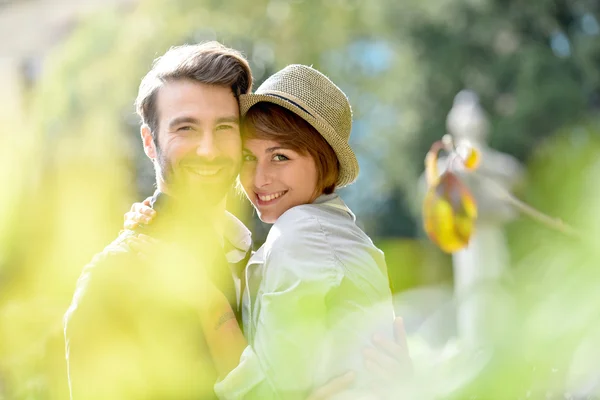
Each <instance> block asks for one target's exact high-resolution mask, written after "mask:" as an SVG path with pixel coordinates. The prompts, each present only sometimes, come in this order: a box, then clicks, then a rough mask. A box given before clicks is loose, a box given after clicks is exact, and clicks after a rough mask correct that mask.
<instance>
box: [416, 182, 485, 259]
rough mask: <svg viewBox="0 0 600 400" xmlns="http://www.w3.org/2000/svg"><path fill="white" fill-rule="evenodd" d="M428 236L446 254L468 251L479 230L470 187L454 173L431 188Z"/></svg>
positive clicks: (425, 206)
mask: <svg viewBox="0 0 600 400" xmlns="http://www.w3.org/2000/svg"><path fill="white" fill-rule="evenodd" d="M423 219H424V226H425V232H426V233H427V236H429V239H431V241H432V242H434V243H435V244H436V245H437V246H438V247H439V248H440V249H442V250H443V251H445V252H446V253H453V252H455V251H458V250H461V249H463V248H465V247H466V246H467V245H468V244H469V239H470V238H471V235H472V234H473V232H474V230H475V220H476V219H477V206H476V204H475V200H474V199H473V196H472V195H471V193H470V192H469V190H468V189H467V187H466V186H465V185H464V184H463V183H462V182H461V181H460V180H459V179H458V177H457V176H456V175H454V174H453V173H452V172H445V173H444V174H443V175H442V176H441V177H440V179H439V181H438V183H437V184H435V185H433V186H430V187H429V189H428V190H427V194H426V195H425V200H424V202H423Z"/></svg>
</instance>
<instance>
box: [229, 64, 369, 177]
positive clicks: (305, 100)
mask: <svg viewBox="0 0 600 400" xmlns="http://www.w3.org/2000/svg"><path fill="white" fill-rule="evenodd" d="M260 102H269V103H273V104H277V105H279V106H281V107H284V108H286V109H288V110H290V111H292V112H293V113H295V114H297V115H299V116H300V117H302V119H304V120H305V121H306V122H308V123H309V124H311V125H312V126H313V127H314V128H315V129H316V130H317V131H318V132H319V133H320V134H321V135H322V136H323V138H324V139H325V140H326V141H327V143H329V145H330V146H331V147H332V148H333V150H334V151H335V154H336V155H337V158H338V161H339V163H340V176H339V178H338V181H337V186H338V187H343V186H346V185H348V184H350V183H352V182H354V181H355V180H356V177H357V176H358V161H357V160H356V156H355V155H354V152H353V151H352V149H351V148H350V145H349V144H348V140H349V139H350V130H351V129H352V110H351V109H350V103H349V102H348V98H347V97H346V95H345V94H344V92H342V91H341V90H340V88H338V87H337V86H336V85H335V84H334V83H333V82H331V80H329V78H327V77H326V76H325V75H323V74H322V73H320V72H319V71H317V70H315V69H313V68H311V67H307V66H306V65H298V64H293V65H288V66H287V67H285V68H284V69H282V70H281V71H279V72H277V73H275V74H274V75H272V76H271V77H269V79H267V80H266V81H265V82H264V83H263V84H262V85H260V87H259V88H258V89H256V92H254V93H253V94H245V95H241V96H240V112H241V114H242V115H246V113H247V112H248V110H249V109H250V108H251V107H252V106H253V105H255V104H256V103H260Z"/></svg>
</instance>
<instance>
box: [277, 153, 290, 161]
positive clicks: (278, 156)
mask: <svg viewBox="0 0 600 400" xmlns="http://www.w3.org/2000/svg"><path fill="white" fill-rule="evenodd" d="M273 160H274V161H287V160H289V158H287V157H286V156H284V155H283V154H275V155H274V156H273Z"/></svg>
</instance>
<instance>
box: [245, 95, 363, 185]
mask: <svg viewBox="0 0 600 400" xmlns="http://www.w3.org/2000/svg"><path fill="white" fill-rule="evenodd" d="M239 102H240V114H241V115H242V117H244V116H245V115H246V113H247V112H248V110H250V108H252V106H254V105H256V104H258V103H263V102H266V103H273V104H277V105H278V106H281V107H283V108H285V109H287V110H289V111H291V112H293V113H294V114H296V115H298V116H299V117H300V118H302V119H303V120H305V121H306V122H308V123H309V124H310V125H311V126H312V127H313V128H315V129H316V130H317V131H318V132H319V133H320V134H321V136H323V138H324V139H325V140H326V141H327V143H329V145H330V146H331V148H332V149H333V151H334V152H335V154H336V156H337V158H338V161H339V163H340V175H339V177H338V180H337V182H336V187H340V188H341V187H344V186H347V185H349V184H351V183H353V182H354V181H355V180H356V178H357V177H358V172H359V166H358V160H357V159H356V155H355V154H354V151H353V150H352V148H351V147H350V145H349V144H348V142H346V141H345V140H343V139H342V138H340V136H339V135H338V134H336V132H335V130H334V129H333V128H332V127H331V126H330V125H329V124H328V123H327V122H325V121H324V120H322V119H320V118H318V117H315V116H314V115H318V114H317V113H315V112H313V111H312V110H310V108H309V107H307V106H305V105H301V101H299V100H298V99H295V98H293V96H290V95H289V94H288V93H279V92H275V91H273V93H269V94H262V93H261V94H256V93H252V94H243V95H240V97H239Z"/></svg>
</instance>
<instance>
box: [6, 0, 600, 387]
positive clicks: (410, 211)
mask: <svg viewBox="0 0 600 400" xmlns="http://www.w3.org/2000/svg"><path fill="white" fill-rule="evenodd" d="M206 40H218V41H220V42H222V43H224V44H225V45H227V46H230V47H233V48H235V49H238V50H241V51H242V52H243V53H244V54H245V55H246V56H247V58H248V60H249V61H250V65H251V67H252V71H253V74H254V78H255V82H256V83H255V86H254V87H255V88H256V87H258V85H259V84H260V83H261V82H262V81H263V80H264V79H266V77H268V76H269V75H270V74H272V73H274V72H275V71H277V70H278V69H280V68H282V67H283V66H285V65H287V64H290V63H302V64H308V65H312V66H314V67H315V68H317V69H319V70H320V71H322V72H324V73H325V74H326V75H328V76H329V77H330V78H331V79H332V80H333V81H334V82H336V83H337V84H338V85H339V86H340V87H341V88H342V89H343V90H344V91H345V93H346V94H347V95H348V97H349V99H350V102H351V103H352V106H353V113H354V127H353V131H352V136H351V144H352V146H353V148H354V149H355V151H356V153H357V155H358V158H359V163H360V166H361V175H360V177H359V179H358V181H357V182H356V183H355V184H353V185H352V186H350V187H348V188H345V189H343V190H341V191H340V193H341V194H342V197H343V198H344V199H345V200H346V201H347V203H348V205H349V206H350V207H351V208H352V210H353V211H354V212H355V213H356V214H357V216H358V221H359V224H360V225H361V226H362V227H363V228H364V230H365V231H366V232H367V233H368V234H369V235H370V236H371V237H372V238H373V239H374V241H375V243H376V244H377V245H378V246H379V247H380V248H382V249H383V250H384V251H385V252H386V258H387V262H388V268H389V275H390V279H391V286H392V289H393V291H394V293H395V299H396V300H395V301H396V305H397V313H398V314H399V315H402V316H403V317H404V320H405V325H406V328H407V331H408V334H409V339H410V344H411V352H412V354H413V358H414V361H415V364H416V365H417V367H418V370H419V371H424V372H422V373H420V374H419V373H418V374H417V378H415V380H416V381H417V382H420V383H422V384H423V386H424V387H427V388H428V392H427V396H433V395H435V396H438V397H443V398H456V399H466V398H480V399H517V398H519V399H520V398H523V399H525V398H534V399H537V398H567V399H568V398H582V399H583V398H598V397H600V367H599V364H598V359H600V290H599V288H600V269H599V267H600V265H598V264H599V263H598V252H599V251H598V248H599V247H600V246H598V244H597V243H598V241H599V239H598V238H600V140H599V138H600V112H599V111H600V3H599V2H597V1H596V0H580V1H569V0H535V1H533V0H531V1H519V0H405V1H398V0H368V1H367V0H252V1H248V0H219V1H213V0H77V1H75V0H64V1H61V0H13V1H11V0H0V182H1V183H2V186H1V188H0V190H1V192H0V193H1V194H0V399H64V398H66V396H67V393H68V392H67V385H66V372H65V371H66V367H65V362H64V345H63V338H62V325H61V322H62V321H61V318H62V315H63V313H64V311H65V310H66V308H67V307H68V304H69V302H70V299H71V296H72V293H73V289H74V285H75V281H76V279H77V277H78V276H79V274H80V272H81V268H82V267H83V265H84V264H85V263H86V262H88V261H89V259H90V258H91V257H92V256H93V254H95V253H96V252H98V251H100V250H101V249H102V248H103V247H104V246H105V245H106V244H108V243H109V242H110V241H111V240H112V239H114V237H115V236H116V235H117V233H118V232H119V230H120V229H121V225H122V216H123V214H124V213H125V212H126V211H127V210H128V209H129V207H130V205H131V203H132V202H134V201H140V200H141V199H143V198H145V197H146V196H148V195H150V194H151V193H152V192H153V184H154V182H153V181H154V175H153V171H152V168H151V164H150V162H149V161H148V160H147V159H146V158H145V156H144V155H143V152H142V146H141V142H140V140H139V134H138V132H139V120H138V118H137V116H136V114H135V112H134V108H133V101H134V99H135V96H136V94H137V87H138V85H139V82H140V80H141V78H142V77H143V76H144V74H145V73H146V72H147V71H148V70H149V68H150V66H151V63H152V61H153V59H154V58H156V57H157V56H159V55H161V54H163V53H164V52H165V51H166V50H167V49H168V48H169V47H170V46H173V45H178V44H183V43H197V42H201V41H206ZM463 90H468V92H462V96H459V97H456V96H457V94H459V92H461V91H463ZM455 97H456V101H455ZM446 133H450V134H452V135H454V136H455V137H456V138H463V139H465V138H466V139H468V140H470V141H471V142H473V143H474V144H475V145H476V146H477V147H478V148H481V149H482V167H481V170H480V173H482V174H485V175H486V176H488V177H489V178H490V179H493V180H494V181H495V182H497V183H498V184H499V185H501V186H502V187H503V188H505V189H506V190H508V191H510V192H512V193H514V194H515V195H516V196H518V197H519V198H521V199H523V200H524V201H526V202H527V203H529V204H530V205H532V206H533V207H535V208H537V209H538V210H540V211H542V212H544V213H546V214H549V215H552V216H556V217H560V218H561V219H562V220H564V221H566V222H567V223H569V224H570V225H572V226H574V227H576V229H578V230H579V231H580V232H581V235H582V236H583V238H584V239H572V238H569V237H567V236H566V235H564V234H562V233H561V232H559V231H557V230H556V229H552V228H550V227H547V226H545V225H543V224H540V223H539V222H536V221H534V220H531V219H530V218H527V217H524V216H522V215H521V214H520V213H519V212H518V210H515V209H514V208H512V207H510V206H509V205H507V204H506V203H505V202H504V201H503V200H502V199H501V198H498V197H497V196H495V195H494V194H493V193H491V192H490V191H489V190H487V189H486V187H485V186H481V185H477V184H476V183H471V188H472V190H473V192H474V195H475V198H476V199H477V200H478V203H479V212H480V218H479V220H478V223H477V231H476V234H475V236H474V237H473V239H472V243H471V245H470V246H469V247H468V248H467V249H466V250H464V251H461V252H459V253H456V254H454V255H452V256H450V255H446V254H444V253H443V252H441V251H440V250H439V249H438V248H437V247H436V246H435V245H433V244H432V243H430V242H429V241H428V240H427V239H426V237H425V235H424V234H423V230H422V228H421V226H422V223H421V213H420V207H421V200H422V197H423V193H424V184H423V178H422V174H423V169H424V168H423V159H424V156H425V153H426V152H427V150H428V149H429V146H430V145H431V143H432V142H434V141H436V140H439V139H440V138H441V137H442V136H443V135H444V134H446ZM466 181H467V182H470V181H469V179H468V177H466ZM230 203H231V204H230V209H231V210H233V211H234V212H235V213H237V214H238V215H240V216H241V217H242V218H243V219H244V221H246V222H247V223H248V225H249V226H250V227H251V228H252V229H253V231H255V232H256V241H257V244H260V242H261V240H263V239H264V237H265V236H266V232H267V230H268V227H267V226H264V225H261V224H260V223H259V222H257V219H256V218H255V217H254V216H253V215H252V212H251V209H250V208H249V206H248V205H247V204H246V203H245V202H244V200H243V199H242V198H241V197H240V196H239V195H236V194H233V195H232V196H231V201H230ZM482 348H483V349H485V350H481V349H482ZM432 388H433V389H432ZM594 395H595V396H597V397H593V396H594ZM423 396H425V395H423ZM588 396H589V397H588Z"/></svg>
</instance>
